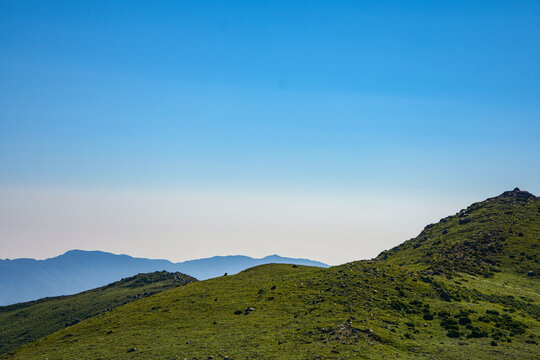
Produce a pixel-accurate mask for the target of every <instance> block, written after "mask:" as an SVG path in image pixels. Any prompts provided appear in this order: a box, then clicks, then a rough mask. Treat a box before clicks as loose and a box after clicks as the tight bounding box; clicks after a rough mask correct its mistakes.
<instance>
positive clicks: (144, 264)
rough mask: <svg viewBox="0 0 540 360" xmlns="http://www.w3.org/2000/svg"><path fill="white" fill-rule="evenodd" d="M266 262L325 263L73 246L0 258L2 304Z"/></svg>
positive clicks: (216, 272) (202, 276) (208, 273)
mask: <svg viewBox="0 0 540 360" xmlns="http://www.w3.org/2000/svg"><path fill="white" fill-rule="evenodd" d="M269 262H277V263H290V264H293V263H295V264H298V265H312V266H321V267H327V266H328V265H326V264H324V263H321V262H318V261H313V260H309V259H295V258H288V257H281V256H277V255H269V256H266V257H263V258H252V257H249V256H245V255H229V256H214V257H211V258H202V259H194V260H187V261H183V262H178V263H174V262H171V261H169V260H163V259H147V258H139V257H132V256H130V255H126V254H120V255H117V254H113V253H109V252H105V251H100V250H91V251H87V250H78V249H74V250H68V251H66V252H65V253H64V254H62V255H58V256H55V257H52V258H48V259H43V260H36V259H30V258H20V259H6V260H0V305H8V304H13V303H18V302H24V301H31V300H36V299H39V298H43V297H50V296H60V295H70V294H75V293H79V292H81V291H85V290H89V289H93V288H97V287H100V286H104V285H106V284H109V283H111V282H114V281H116V280H118V279H120V278H124V277H129V276H133V275H135V274H138V273H148V272H153V271H161V270H166V271H168V272H181V273H184V274H188V275H191V276H193V277H195V278H197V279H200V280H204V279H208V278H212V277H216V276H221V275H223V274H224V273H228V274H235V273H238V272H240V271H242V270H244V269H247V268H249V267H252V266H256V265H261V264H265V263H269Z"/></svg>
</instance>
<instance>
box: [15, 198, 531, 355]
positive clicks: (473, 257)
mask: <svg viewBox="0 0 540 360" xmlns="http://www.w3.org/2000/svg"><path fill="white" fill-rule="evenodd" d="M539 206H540V202H539V201H538V199H537V198H536V197H533V196H532V195H531V196H529V195H526V194H525V193H523V192H521V191H519V190H514V191H512V192H509V193H505V194H503V195H501V196H499V197H496V198H492V199H488V200H486V201H483V202H481V203H478V204H474V205H472V206H471V207H469V208H467V209H465V210H463V211H461V212H460V213H458V214H457V215H454V216H451V217H448V218H446V219H444V221H441V222H440V223H438V224H435V225H431V226H428V227H427V228H426V229H424V230H423V231H422V233H421V234H420V236H419V237H417V238H415V239H413V240H410V241H408V242H406V243H405V244H404V245H402V246H400V247H398V248H396V249H393V250H391V251H389V252H387V253H383V254H381V256H379V257H378V258H377V259H375V260H371V261H357V262H352V263H348V264H344V265H340V266H335V267H332V268H329V269H320V268H313V267H305V266H291V265H277V264H274V265H264V266H258V267H255V268H252V269H249V270H246V271H243V272H242V273H240V274H238V275H235V276H223V277H220V278H215V279H211V280H207V281H201V282H195V283H192V284H188V285H186V286H183V287H180V288H175V289H171V290H169V291H165V292H162V293H159V294H156V295H153V296H150V297H148V298H145V299H141V300H139V301H135V302H132V303H129V304H126V305H124V306H120V307H118V308H116V309H114V310H112V311H109V312H106V313H104V314H100V315H98V316H95V317H93V318H90V319H88V320H86V321H82V322H80V323H78V324H76V325H74V326H71V327H68V328H66V329H63V330H61V331H58V332H56V333H55V334H52V335H50V336H47V337H45V338H43V339H41V340H38V341H36V342H34V343H31V344H28V345H26V346H23V347H22V348H20V349H18V350H17V351H15V352H14V354H12V355H10V356H9V357H10V358H13V359H39V358H49V359H111V358H114V359H355V358H358V359H362V358H364V359H365V358H368V359H393V358H400V359H495V358H496V359H537V358H538V354H539V353H540V350H539V345H538V342H539V341H540V286H539V283H538V277H537V275H536V271H537V270H536V269H537V264H538V262H537V261H538V251H539V250H538V245H539V243H540V238H539V233H538V230H539V228H540V210H539ZM344 251H346V249H344ZM7 357H8V356H6V358H7Z"/></svg>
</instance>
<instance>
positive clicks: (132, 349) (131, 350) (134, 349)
mask: <svg viewBox="0 0 540 360" xmlns="http://www.w3.org/2000/svg"><path fill="white" fill-rule="evenodd" d="M134 351H137V349H136V348H134V347H132V348H131V349H129V350H128V351H127V352H128V353H130V352H134Z"/></svg>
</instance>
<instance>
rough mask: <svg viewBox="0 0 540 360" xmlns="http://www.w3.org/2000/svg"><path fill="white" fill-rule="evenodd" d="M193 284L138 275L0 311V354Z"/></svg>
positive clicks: (183, 278)
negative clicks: (140, 301)
mask: <svg viewBox="0 0 540 360" xmlns="http://www.w3.org/2000/svg"><path fill="white" fill-rule="evenodd" d="M194 281H197V280H196V279H195V278H192V277H190V276H187V275H184V274H181V273H168V272H165V271H162V272H154V273H148V274H139V275H136V276H132V277H129V278H125V279H122V280H120V281H117V282H114V283H112V284H109V285H107V286H104V287H101V288H98V289H93V290H89V291H85V292H83V293H79V294H76V295H70V296H59V297H51V298H44V299H41V300H37V301H31V302H27V303H20V304H15V305H10V306H2V307H0V354H2V353H5V352H8V351H10V350H13V349H15V348H17V347H19V346H21V345H23V344H26V343H28V342H31V341H34V340H36V339H39V338H42V337H43V336H46V335H49V334H52V333H54V332H55V331H58V330H60V329H63V328H65V327H68V326H71V325H74V324H76V323H78V322H80V321H82V320H85V319H88V318H90V317H92V316H95V315H97V314H100V313H104V312H106V311H109V310H111V309H113V308H115V307H118V306H120V305H124V304H127V303H128V302H131V301H134V300H138V299H142V298H144V297H147V296H150V295H153V294H156V293H158V292H161V291H164V290H168V289H172V288H175V287H178V286H182V285H185V284H188V283H191V282H194Z"/></svg>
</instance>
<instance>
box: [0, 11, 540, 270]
mask: <svg viewBox="0 0 540 360" xmlns="http://www.w3.org/2000/svg"><path fill="white" fill-rule="evenodd" d="M539 20H540V3H539V2H537V1H489V2H488V1H485V2H484V1H455V2H451V3H449V2H442V1H407V2H403V1H402V2H399V1H388V2H384V3H383V2H376V1H364V2H359V1H354V2H353V1H351V2H348V1H342V2H337V4H336V2H334V3H331V2H318V1H309V2H297V1H274V2H268V3H266V4H263V3H260V2H257V3H254V2H247V1H246V2H241V1H234V2H217V1H216V2H214V1H201V2H190V3H188V2H175V1H171V2H165V1H163V2H159V3H157V2H142V1H133V2H129V3H128V2H110V1H103V2H99V1H92V2H76V1H65V2H63V1H49V2H28V1H0V186H2V187H3V189H7V190H4V191H6V192H10V191H11V190H10V189H12V188H17V189H21V188H23V189H24V188H33V189H35V188H42V189H47V188H56V189H73V188H77V189H82V190H81V191H83V192H84V191H85V189H86V190H87V191H93V190H95V189H103V191H108V190H109V189H127V188H129V189H135V190H136V191H153V190H156V189H174V190H175V191H184V192H190V191H197V192H199V191H202V192H204V191H206V190H208V191H216V190H218V191H221V192H224V193H230V194H233V193H234V194H238V192H242V191H244V190H245V191H252V192H256V193H257V194H265V195H260V196H266V197H268V198H271V197H272V196H273V195H272V194H275V193H276V192H282V193H287V194H288V195H287V196H289V197H290V198H291V199H295V198H294V195H291V194H294V193H298V192H306V191H308V192H309V193H310V194H314V195H313V196H317V194H321V193H325V194H356V195H358V194H364V193H366V192H370V193H372V194H380V196H386V197H387V198H390V197H393V198H395V199H396V201H398V198H399V196H404V197H405V196H409V195H410V194H413V195H414V194H416V195H418V196H419V197H421V196H423V197H424V198H426V199H427V198H429V199H431V200H430V201H432V202H433V203H443V200H444V199H446V197H447V196H449V195H455V196H461V198H460V199H462V200H463V205H464V206H466V205H467V203H465V201H469V200H472V201H476V200H481V199H483V198H485V197H487V196H492V195H496V194H498V193H500V192H502V191H504V190H507V189H509V188H512V187H514V186H520V187H522V188H526V189H528V190H530V191H531V192H535V193H537V194H538V193H540V180H539V179H540V156H539V154H540V141H538V137H539V134H540V42H539V41H538V39H539V38H540V21H539ZM356 195H355V196H356ZM231 196H232V195H231ZM358 196H360V195H358ZM360 198H361V196H360ZM424 198H422V199H424ZM298 199H300V198H298ZM298 199H297V200H298ZM12 200H13V199H12ZM13 201H16V200H13ZM294 201H296V200H294ZM298 201H301V200H298ZM419 201H424V200H419ZM321 206H322V205H321ZM440 206H441V214H442V215H444V213H443V211H446V212H448V211H450V210H455V209H454V207H452V206H447V207H444V206H443V205H440ZM456 206H457V205H456ZM36 216H37V215H36ZM216 216H217V215H216ZM426 220H428V219H426V218H425V217H419V218H418V219H417V220H416V221H417V222H418V226H420V224H421V222H425V221H426ZM20 221H21V224H23V223H24V220H23V219H21V220H20ZM111 221H114V219H112V220H111ZM21 226H22V225H21ZM209 226H211V225H209ZM1 229H2V228H0V231H1ZM10 231H11V232H9V234H10V237H11V238H12V239H18V238H19V237H22V235H21V234H18V233H17V232H16V231H15V232H13V231H14V230H13V231H12V230H10ZM179 231H180V230H179ZM180 232H181V231H180ZM233 233H234V232H233ZM5 234H7V233H6V232H5V233H4V235H5ZM17 234H18V235H17ZM180 235H181V234H180V233H179V234H178V236H180ZM361 235H362V234H360V233H359V234H358V237H361ZM25 236H26V237H27V238H28V237H30V236H29V235H28V234H27V235H25ZM231 236H232V235H231ZM329 236H330V235H329ZM254 237H255V238H256V234H255V235H254ZM4 238H5V237H4ZM31 238H35V239H38V238H39V237H38V233H37V231H36V235H35V236H34V237H31ZM402 240H404V238H400V239H393V240H392V241H390V240H388V241H389V242H388V244H390V243H392V244H393V243H395V241H397V242H399V241H402ZM35 241H38V240H35ZM76 245H78V244H73V247H75V246H76ZM66 246H68V245H66ZM81 246H83V244H82V245H81ZM84 246H87V247H88V246H90V245H88V244H86V245H84ZM26 250H28V248H23V249H20V251H19V252H17V254H19V253H21V252H23V251H26ZM117 250H118V251H121V249H120V248H119V249H117ZM381 250H382V249H381ZM125 251H126V252H129V251H130V249H126V250H125ZM227 251H235V250H234V249H233V250H231V249H228V250H227ZM237 251H238V252H240V251H241V246H240V245H239V246H238V250H237ZM276 252H279V249H276ZM208 255H215V254H208ZM283 255H292V254H283ZM36 256H37V255H36ZM323 260H324V259H323ZM335 261H338V260H335Z"/></svg>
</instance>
